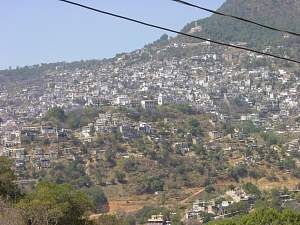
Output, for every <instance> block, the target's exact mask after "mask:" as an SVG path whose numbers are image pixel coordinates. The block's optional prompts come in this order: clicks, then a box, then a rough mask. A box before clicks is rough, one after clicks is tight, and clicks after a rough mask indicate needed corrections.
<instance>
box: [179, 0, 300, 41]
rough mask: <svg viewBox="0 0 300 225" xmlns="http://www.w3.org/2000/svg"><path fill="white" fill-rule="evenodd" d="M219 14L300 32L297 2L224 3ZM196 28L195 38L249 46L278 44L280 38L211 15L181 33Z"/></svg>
mask: <svg viewBox="0 0 300 225" xmlns="http://www.w3.org/2000/svg"><path fill="white" fill-rule="evenodd" d="M219 11H220V12H224V13H228V14H233V15H236V16H240V17H244V18H248V19H252V20H255V21H257V22H260V23H263V24H267V25H270V26H276V27H279V28H284V29H288V30H291V31H298V32H299V31H300V27H299V23H300V1H298V0H263V1H261V0H227V1H226V2H225V3H224V4H223V5H222V6H221V8H220V9H219ZM195 26H199V28H200V27H201V29H198V30H197V32H196V33H197V34H198V35H201V36H205V37H207V38H212V39H218V40H223V41H243V42H248V43H249V44H250V45H251V46H260V45H262V44H264V45H265V44H274V43H280V42H281V41H282V40H283V34H281V33H279V32H275V31H270V30H268V29H264V28H260V27H258V26H255V25H251V24H247V23H244V22H239V21H237V20H234V19H231V18H225V17H222V16H219V15H212V16H211V17H209V18H206V19H203V20H199V21H196V22H193V23H190V24H188V25H187V26H186V27H185V28H184V29H183V30H184V31H185V32H188V31H190V30H191V28H193V27H195Z"/></svg>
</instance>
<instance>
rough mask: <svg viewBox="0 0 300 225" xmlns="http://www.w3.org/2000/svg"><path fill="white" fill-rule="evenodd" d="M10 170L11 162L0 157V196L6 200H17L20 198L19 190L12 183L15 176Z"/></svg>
mask: <svg viewBox="0 0 300 225" xmlns="http://www.w3.org/2000/svg"><path fill="white" fill-rule="evenodd" d="M11 168H12V161H10V160H9V159H8V158H6V157H0V196H1V197H2V198H4V199H7V200H17V199H18V198H19V197H20V196H21V192H20V189H19V187H18V185H17V184H15V183H14V181H15V180H16V176H15V174H14V171H13V170H12V169H11Z"/></svg>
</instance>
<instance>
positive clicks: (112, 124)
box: [0, 39, 300, 224]
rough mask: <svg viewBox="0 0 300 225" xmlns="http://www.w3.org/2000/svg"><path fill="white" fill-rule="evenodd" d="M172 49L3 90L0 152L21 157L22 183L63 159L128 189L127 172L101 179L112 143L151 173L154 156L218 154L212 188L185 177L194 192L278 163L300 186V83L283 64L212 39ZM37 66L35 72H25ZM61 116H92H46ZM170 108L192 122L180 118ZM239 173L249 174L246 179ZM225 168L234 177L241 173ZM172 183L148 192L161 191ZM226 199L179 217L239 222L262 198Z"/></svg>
mask: <svg viewBox="0 0 300 225" xmlns="http://www.w3.org/2000/svg"><path fill="white" fill-rule="evenodd" d="M166 43H167V44H166ZM166 43H165V42H163V41H162V43H159V45H154V44H153V45H150V46H146V47H145V48H143V49H141V50H137V51H135V52H133V53H128V54H127V53H124V54H120V55H117V56H116V57H115V58H114V59H111V60H103V61H82V62H77V63H74V65H73V64H65V63H59V64H56V65H55V66H53V68H52V69H47V70H46V71H44V72H43V73H42V74H41V75H40V77H39V78H38V79H35V80H30V81H22V80H19V81H17V82H15V83H13V82H12V83H8V84H7V85H4V86H1V87H0V106H1V108H0V125H1V126H0V155H1V156H5V157H8V158H11V159H13V160H14V164H15V171H16V174H17V176H18V180H19V181H18V182H19V183H20V184H21V185H26V184H28V183H35V182H36V181H37V180H38V179H40V178H41V177H43V176H45V174H44V171H51V170H52V169H53V168H55V167H57V163H61V162H63V161H66V162H80V163H81V164H82V165H83V167H84V169H83V170H82V171H81V172H82V173H83V174H84V176H87V177H89V178H87V180H86V181H85V183H84V184H83V186H90V185H93V183H98V184H101V185H102V186H107V185H109V186H110V185H115V184H118V183H125V182H126V179H127V181H128V179H132V178H131V175H128V174H130V172H128V174H127V172H126V174H123V171H121V172H119V173H116V174H117V175H115V176H116V177H115V178H114V179H112V178H109V177H111V174H110V172H107V174H106V178H105V179H104V178H101V180H99V178H97V177H96V178H95V177H93V176H94V174H95V171H96V170H95V169H93V168H92V167H93V166H95V165H98V164H97V161H99V160H100V161H101V160H104V159H105V160H106V161H107V162H110V160H109V159H108V156H107V155H108V154H109V152H111V151H112V150H111V144H114V143H115V142H116V140H118V143H119V146H117V147H116V148H117V149H119V150H116V152H115V153H116V154H115V153H114V154H115V155H113V156H112V157H113V158H116V159H117V160H122V159H124V160H129V161H130V160H137V161H138V163H143V164H145V165H147V166H151V165H156V164H157V162H156V161H159V160H158V159H156V156H155V155H157V154H158V152H160V151H161V150H162V149H164V148H168V149H169V150H168V151H170V152H171V154H175V155H178V157H182V158H184V159H186V160H200V161H201V160H202V161H206V163H208V160H207V157H218V160H220V161H219V163H218V162H212V163H213V164H215V165H213V166H212V167H213V168H215V170H216V173H217V175H211V174H210V171H209V169H208V171H207V172H200V173H202V174H206V173H207V176H208V178H207V179H208V181H201V179H200V180H197V181H196V180H195V178H189V179H190V180H189V181H188V182H187V181H186V182H184V185H188V186H189V185H192V186H193V185H194V186H197V185H202V186H204V187H205V186H209V185H211V184H213V180H214V179H215V178H214V179H211V176H212V177H218V178H216V180H218V179H219V178H220V176H226V174H230V177H231V178H230V179H233V180H236V181H238V179H240V178H241V177H244V176H252V177H254V178H255V179H257V177H260V176H266V177H267V178H268V179H269V180H272V179H273V180H274V179H277V178H274V174H273V173H274V171H268V173H265V174H264V175H258V174H259V172H257V171H254V168H255V169H261V170H262V171H263V168H264V167H265V166H266V165H272V164H274V163H275V164H276V166H275V167H274V169H275V168H276V169H278V170H280V171H283V173H285V174H287V175H288V176H293V177H297V179H298V178H300V172H299V171H298V167H297V165H298V164H299V150H300V139H299V137H298V135H297V134H298V133H299V132H300V117H299V100H300V95H299V94H298V90H299V87H300V76H299V75H300V74H298V72H297V71H296V70H293V68H289V67H286V69H283V67H277V64H276V62H275V61H272V60H270V59H268V58H267V57H263V56H259V55H254V54H250V53H245V52H240V51H232V50H228V49H224V48H219V47H217V46H215V45H213V44H211V43H210V42H200V43H184V42H176V41H172V39H170V40H169V41H168V42H166ZM238 44H239V45H241V46H244V45H246V43H238ZM162 46H163V47H162ZM277 48H280V46H278V47H277ZM184 52H185V53H184ZM267 61H268V63H265V64H262V62H267ZM35 67H39V66H34V67H28V68H26V69H28V70H31V69H35ZM53 109H55V110H61V111H63V112H62V113H63V114H65V115H73V116H76V113H77V112H79V111H81V112H82V110H85V111H91V112H92V113H90V114H93V115H92V116H91V117H89V119H88V120H87V121H85V122H82V121H81V122H78V121H76V120H71V119H70V120H71V121H69V120H68V119H65V120H64V118H63V119H62V120H61V121H57V120H55V121H54V120H51V118H52V117H51V116H49V112H51V110H53ZM172 110H175V111H176V110H177V111H176V113H183V114H184V115H185V117H183V118H179V117H178V116H176V114H175V115H172V113H174V112H175V111H174V112H172ZM56 113H57V112H56ZM52 119H53V118H52ZM56 119H57V118H56ZM187 121H188V123H189V124H188V125H186V122H187ZM66 123H69V124H71V125H69V126H65V124H66ZM186 126H189V127H188V128H187V127H186ZM111 135H114V138H116V139H114V141H112V142H111V143H109V141H106V140H101V138H104V137H108V136H111ZM137 143H144V145H147V148H146V147H141V144H140V145H138V144H137ZM145 143H146V144H145ZM147 143H148V144H147ZM148 150H149V151H148ZM211 153H212V154H211ZM214 154H215V156H211V155H214ZM176 157H177V156H176ZM222 159H223V160H222ZM287 159H288V160H287ZM210 160H213V158H211V159H210ZM101 162H102V161H101ZM160 163H162V162H160ZM117 164H118V163H117ZM162 165H163V163H162ZM204 165H205V164H204ZM257 165H259V166H257ZM209 166H211V165H209ZM243 167H249V168H253V170H250V171H248V172H245V174H247V175H245V174H243ZM229 168H238V169H237V172H236V174H235V173H234V172H231V173H230V172H228V171H230V169H229ZM106 169H107V168H106ZM206 169H207V168H201V169H199V171H206ZM160 170H161V168H160ZM128 171H130V169H128ZM241 171H242V172H241ZM253 171H254V172H253ZM46 173H47V172H46ZM261 173H264V172H260V174H261ZM102 175H103V174H102ZM164 176H166V175H164ZM103 179H104V180H103ZM153 179H155V178H153ZM280 179H281V178H280ZM199 182H200V183H199ZM203 182H204V183H203ZM295 182H296V180H295ZM129 183H130V182H129ZM165 185H166V182H165V183H162V184H158V186H155V187H153V188H152V189H147V191H146V192H149V193H159V192H161V191H165ZM292 185H295V183H293V184H292ZM143 192H144V191H136V193H143ZM226 194H227V196H229V197H230V199H231V200H224V201H221V202H219V203H216V202H215V201H214V200H210V201H202V200H197V201H196V202H195V203H194V204H193V206H192V209H191V210H190V211H187V212H186V215H185V216H184V218H183V220H190V219H193V220H194V219H196V220H198V221H200V222H201V221H202V222H203V219H204V217H203V213H205V214H209V215H213V216H210V218H214V219H218V218H224V217H226V216H234V215H235V214H236V213H239V211H232V210H231V211H230V210H228V211H227V208H228V207H229V206H230V205H232V204H235V203H240V202H241V201H243V202H244V201H246V202H247V204H250V205H251V204H253V201H254V199H253V196H249V195H247V194H246V193H245V192H244V191H243V190H232V191H228V192H227V193H226ZM188 207H190V206H188ZM250 209H251V207H249V208H247V211H248V210H250ZM163 218H164V217H163V216H162V215H157V216H155V215H153V218H152V219H151V218H149V224H169V222H168V220H167V219H163ZM159 221H162V222H161V223H160V222H159Z"/></svg>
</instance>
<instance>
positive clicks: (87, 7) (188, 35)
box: [58, 0, 300, 64]
mask: <svg viewBox="0 0 300 225" xmlns="http://www.w3.org/2000/svg"><path fill="white" fill-rule="evenodd" d="M58 1H61V2H65V3H67V4H71V5H75V6H78V7H81V8H85V9H88V10H91V11H94V12H98V13H101V14H105V15H109V16H112V17H116V18H119V19H123V20H127V21H130V22H134V23H138V24H141V25H144V26H147V27H152V28H156V29H159V30H163V31H167V32H171V33H175V34H179V35H183V36H186V37H190V38H194V39H198V40H202V41H209V42H211V43H214V44H217V45H222V46H226V47H230V48H235V49H240V50H244V51H248V52H253V53H257V54H259V55H265V56H270V57H272V58H276V59H281V60H285V61H288V62H293V63H298V64H300V61H299V60H296V59H291V58H286V57H282V56H278V55H273V54H270V53H266V52H261V51H258V50H255V49H251V48H246V47H241V46H237V45H233V44H228V43H224V42H220V41H215V40H211V39H208V38H202V37H198V36H195V35H192V34H187V33H184V32H180V31H176V30H173V29H170V28H166V27H162V26H158V25H155V24H151V23H147V22H144V21H141V20H137V19H133V18H130V17H125V16H122V15H118V14H115V13H111V12H107V11H103V10H100V9H96V8H93V7H90V6H87V5H83V4H80V3H76V2H72V1H68V0H58Z"/></svg>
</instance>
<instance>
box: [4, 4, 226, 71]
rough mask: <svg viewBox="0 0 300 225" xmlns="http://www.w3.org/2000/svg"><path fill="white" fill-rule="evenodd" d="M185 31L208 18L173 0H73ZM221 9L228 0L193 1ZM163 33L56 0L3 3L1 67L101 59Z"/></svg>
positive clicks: (202, 13)
mask: <svg viewBox="0 0 300 225" xmlns="http://www.w3.org/2000/svg"><path fill="white" fill-rule="evenodd" d="M74 1H77V2H80V3H82V4H89V5H91V6H93V7H96V8H99V9H102V10H107V11H112V12H115V13H120V14H123V15H125V16H131V17H134V18H138V19H142V20H145V21H148V22H152V23H156V24H158V25H162V26H167V27H170V28H174V29H179V30H180V29H181V28H182V27H183V26H184V25H185V24H186V23H188V22H191V21H193V20H195V19H199V18H202V17H205V16H208V14H207V13H205V12H202V11H200V10H197V9H193V8H189V7H186V6H182V5H179V4H177V3H175V2H172V1H170V0H94V1H92V0H74ZM189 1H190V2H193V3H197V4H199V5H201V6H206V7H209V8H212V9H217V8H218V7H219V6H220V5H221V4H222V3H223V2H224V0H189ZM163 33H164V32H163V31H157V30H155V29H151V28H145V27H143V26H141V25H137V24H132V23H129V22H125V21H121V20H119V19H115V18H111V17H109V16H104V15H100V14H96V13H94V12H92V11H87V10H85V9H81V8H76V7H75V6H71V5H66V4H65V3H62V2H59V1H57V0H8V1H7V0H2V1H1V2H0V35H1V36H0V69H3V68H8V67H9V66H13V67H15V66H17V65H19V66H23V65H31V64H38V63H42V62H57V61H74V60H80V59H101V58H105V57H106V58H108V57H112V56H114V55H115V54H116V53H120V52H128V51H132V50H134V49H137V48H140V47H143V46H144V45H145V44H147V43H150V42H152V41H154V40H156V39H157V38H159V37H160V36H161V35H162V34H163Z"/></svg>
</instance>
